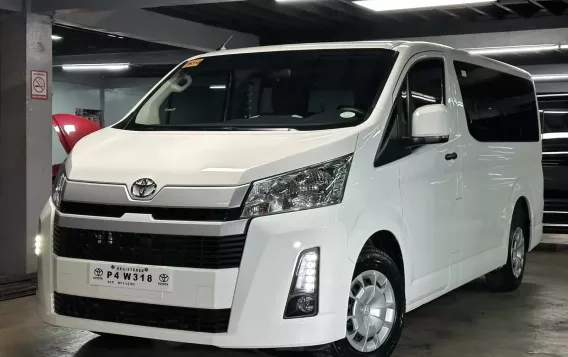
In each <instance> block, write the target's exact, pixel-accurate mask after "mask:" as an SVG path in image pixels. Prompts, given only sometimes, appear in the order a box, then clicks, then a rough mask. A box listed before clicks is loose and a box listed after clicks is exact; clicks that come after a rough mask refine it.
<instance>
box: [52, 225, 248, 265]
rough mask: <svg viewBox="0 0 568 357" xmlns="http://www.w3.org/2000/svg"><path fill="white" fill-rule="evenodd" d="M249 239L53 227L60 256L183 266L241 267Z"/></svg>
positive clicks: (56, 248)
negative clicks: (246, 242)
mask: <svg viewBox="0 0 568 357" xmlns="http://www.w3.org/2000/svg"><path fill="white" fill-rule="evenodd" d="M245 241H246V236H245V235H238V236H227V237H196V236H178V235H164V234H143V233H124V232H109V231H97V230H88V229H76V228H65V227H58V226H54V229H53V253H54V254H55V255H57V256H60V257H66V258H76V259H86V260H99V261H106V262H114V263H129V264H142V265H159V266H170V267H180V268H201V269H227V268H238V267H239V266H240V264H241V259H242V255H243V251H244V247H245Z"/></svg>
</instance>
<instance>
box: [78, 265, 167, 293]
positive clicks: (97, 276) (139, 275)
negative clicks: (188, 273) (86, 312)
mask: <svg viewBox="0 0 568 357" xmlns="http://www.w3.org/2000/svg"><path fill="white" fill-rule="evenodd" d="M89 284H91V285H98V286H111V287H116V288H125V289H136V290H151V291H164V292H171V291H172V286H173V277H172V271H171V270H170V269H167V268H161V267H149V266H148V267H147V266H142V265H130V264H113V263H92V264H89Z"/></svg>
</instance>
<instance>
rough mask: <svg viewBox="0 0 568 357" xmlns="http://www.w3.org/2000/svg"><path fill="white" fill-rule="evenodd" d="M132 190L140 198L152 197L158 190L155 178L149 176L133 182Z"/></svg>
mask: <svg viewBox="0 0 568 357" xmlns="http://www.w3.org/2000/svg"><path fill="white" fill-rule="evenodd" d="M130 192H132V196H134V197H138V198H147V197H150V196H152V195H153V194H154V192H156V183H155V182H154V180H152V179H149V178H141V179H139V180H136V181H135V182H134V183H133V184H132V188H131V189H130Z"/></svg>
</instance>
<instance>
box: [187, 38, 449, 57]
mask: <svg viewBox="0 0 568 357" xmlns="http://www.w3.org/2000/svg"><path fill="white" fill-rule="evenodd" d="M403 44H428V45H432V46H436V47H445V46H441V45H437V44H433V43H428V42H409V41H351V42H321V43H302V44H291V45H274V46H258V47H246V48H238V49H234V50H225V51H214V52H209V53H206V54H203V55H199V56H196V57H210V56H222V55H232V54H241V53H256V52H277V51H294V50H300V51H301V50H320V49H341V48H384V49H389V50H396V48H397V47H399V46H401V45H403Z"/></svg>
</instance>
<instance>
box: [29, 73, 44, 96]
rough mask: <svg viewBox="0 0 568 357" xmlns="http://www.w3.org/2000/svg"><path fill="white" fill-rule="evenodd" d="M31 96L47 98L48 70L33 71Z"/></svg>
mask: <svg viewBox="0 0 568 357" xmlns="http://www.w3.org/2000/svg"><path fill="white" fill-rule="evenodd" d="M30 81H31V94H32V95H31V98H32V99H40V100H47V72H46V71H31V75H30Z"/></svg>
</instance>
